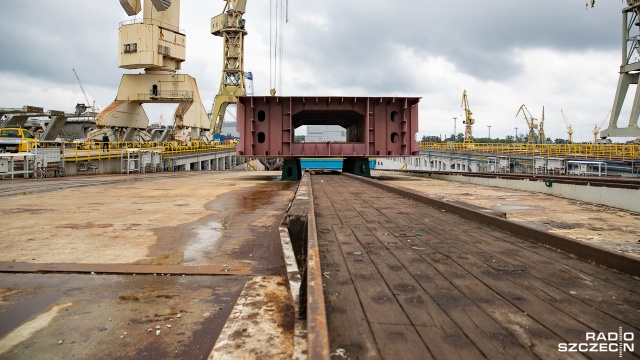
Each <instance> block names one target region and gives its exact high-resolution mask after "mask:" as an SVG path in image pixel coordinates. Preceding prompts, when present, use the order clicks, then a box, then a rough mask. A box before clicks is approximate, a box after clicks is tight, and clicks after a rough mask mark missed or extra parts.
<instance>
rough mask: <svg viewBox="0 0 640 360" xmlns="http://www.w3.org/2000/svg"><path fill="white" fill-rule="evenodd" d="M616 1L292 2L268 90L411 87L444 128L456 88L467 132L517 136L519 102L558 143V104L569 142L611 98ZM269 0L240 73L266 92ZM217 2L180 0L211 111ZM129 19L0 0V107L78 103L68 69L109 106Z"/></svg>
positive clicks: (218, 54)
mask: <svg viewBox="0 0 640 360" xmlns="http://www.w3.org/2000/svg"><path fill="white" fill-rule="evenodd" d="M625 4H626V2H622V1H620V0H618V1H616V0H610V1H598V2H597V4H596V7H595V8H589V9H588V10H587V9H586V8H585V1H584V0H562V1H558V0H537V1H513V0H485V1H472V0H458V1H433V0H403V1H392V0H349V1H345V0H323V1H309V0H289V22H288V24H286V26H285V27H284V34H283V39H284V43H283V44H284V50H283V54H284V55H283V56H282V57H281V60H282V71H280V72H279V76H278V79H279V80H278V86H277V88H278V94H279V95H287V96H293V95H296V96H297V95H309V96H312V95H323V96H326V95H331V96H334V95H349V96H354V95H357V96H395V95H397V96H419V97H422V100H421V103H420V114H419V118H420V129H419V136H420V137H421V136H422V135H438V136H440V135H443V136H446V135H449V134H451V133H452V132H453V130H454V120H453V118H454V117H457V118H458V119H457V121H455V122H456V123H457V127H456V130H457V132H464V128H463V125H462V118H463V110H462V108H461V106H460V105H461V98H462V92H463V90H465V89H466V90H467V94H468V97H469V104H470V107H471V110H472V111H473V114H474V117H475V119H476V124H475V126H474V135H475V136H477V137H487V136H488V132H489V128H488V126H491V136H492V137H504V136H506V135H515V131H516V130H515V129H514V128H515V127H518V128H519V129H518V132H519V133H522V132H524V131H526V123H525V120H524V118H523V117H522V116H521V115H520V116H519V117H516V113H517V111H518V109H519V107H520V105H522V104H526V106H527V108H528V109H529V110H530V111H531V113H532V115H533V116H534V117H538V118H540V115H541V112H542V107H543V106H544V107H545V119H546V121H545V131H546V134H547V136H548V137H550V138H552V139H555V138H566V127H565V125H564V121H563V120H562V115H561V112H560V110H561V109H562V110H563V111H564V114H565V116H566V117H567V120H568V121H569V122H570V123H571V124H572V125H573V128H574V141H581V140H582V141H589V140H590V139H592V138H593V135H592V130H593V128H594V126H595V125H596V124H597V123H600V122H602V120H603V119H604V118H605V117H606V116H607V114H608V112H609V110H610V109H611V106H612V102H613V98H614V95H615V90H616V84H617V80H618V69H619V66H620V58H621V56H620V47H621V44H620V38H621V34H620V28H621V15H620V14H621V9H622V8H623V7H624V5H625ZM270 5H272V6H275V0H249V1H248V4H247V13H246V14H245V19H246V21H247V30H248V32H249V34H248V36H247V37H246V38H245V70H246V71H252V72H253V74H254V88H255V94H256V95H267V94H268V92H269V88H270V66H269V63H270V56H269V55H270V50H269V49H270V41H269V38H270V36H269V30H270V15H269V14H270ZM223 6H224V2H223V1H221V0H218V1H212V0H183V1H182V9H181V23H180V27H181V28H184V29H185V31H186V34H187V61H186V62H185V63H184V64H183V69H182V72H183V73H186V74H189V75H192V76H194V77H195V78H196V79H197V81H198V86H199V89H200V93H201V97H202V98H203V100H204V103H205V107H206V108H207V110H210V108H211V105H212V103H213V99H214V96H215V94H216V92H217V90H218V86H219V82H220V76H221V69H222V39H221V38H219V37H215V36H213V35H211V34H210V33H209V21H210V19H211V17H213V16H215V15H217V14H219V13H220V12H221V11H222V8H223ZM128 19H129V17H128V16H127V15H126V14H125V12H124V10H123V9H122V8H121V6H120V4H119V1H117V0H93V1H86V0H56V1H41V0H22V1H2V2H0V33H2V34H3V36H2V40H1V42H0V44H2V50H1V51H0V107H5V108H19V107H22V106H24V105H34V106H42V107H44V108H45V109H48V110H49V109H54V110H65V111H68V112H72V111H73V109H74V107H75V104H76V103H78V102H84V97H83V96H82V93H81V91H80V88H79V86H78V84H77V81H76V80H75V78H74V75H73V72H72V69H75V70H76V71H77V73H78V75H79V76H80V78H81V80H82V82H83V84H84V86H85V88H86V90H87V92H88V94H89V96H90V97H91V98H92V99H95V101H96V102H97V103H98V104H99V105H100V106H101V107H106V106H107V105H108V104H109V103H110V102H111V101H112V100H113V99H114V97H115V95H116V91H117V88H118V85H119V82H120V78H121V76H122V74H124V73H127V72H132V71H129V70H124V69H119V68H118V64H117V63H118V25H119V23H120V22H121V21H124V20H128ZM133 72H134V73H137V71H133ZM280 75H281V78H280ZM280 82H281V83H280ZM628 107H630V105H629V104H625V108H628ZM145 109H146V110H147V114H149V117H150V119H151V121H152V122H156V121H157V118H158V117H159V115H160V114H163V116H164V118H165V122H167V120H166V119H168V118H170V117H171V115H172V109H171V108H167V107H166V106H165V107H163V106H158V105H154V106H145ZM628 113H629V111H628V110H625V111H623V116H624V115H625V114H626V115H627V117H628ZM627 117H625V119H626V118H627ZM626 123H627V120H621V123H620V124H624V125H621V126H626ZM604 127H606V124H605V126H604Z"/></svg>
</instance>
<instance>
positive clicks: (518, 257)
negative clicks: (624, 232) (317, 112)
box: [311, 175, 640, 359]
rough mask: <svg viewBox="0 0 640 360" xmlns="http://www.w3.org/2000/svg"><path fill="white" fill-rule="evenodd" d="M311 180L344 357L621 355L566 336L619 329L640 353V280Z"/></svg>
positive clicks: (329, 300) (333, 344) (393, 198)
mask: <svg viewBox="0 0 640 360" xmlns="http://www.w3.org/2000/svg"><path fill="white" fill-rule="evenodd" d="M311 180H312V189H313V200H314V204H315V214H316V222H317V233H318V241H319V247H320V255H321V266H322V272H323V282H324V295H325V301H326V308H327V323H328V329H329V338H330V350H331V352H332V353H333V354H334V356H333V358H342V357H341V356H337V355H344V356H346V357H347V358H350V359H376V358H381V359H431V358H433V359H481V358H489V359H514V358H517V359H530V358H533V359H535V358H541V359H555V358H558V359H566V358H585V357H587V358H596V359H598V358H607V359H611V358H617V357H618V354H617V353H610V352H608V353H607V352H599V353H594V352H582V353H580V352H561V351H559V344H564V343H568V344H580V343H585V342H590V343H593V342H594V341H586V335H587V333H593V332H595V333H605V332H612V333H619V332H620V331H623V332H625V333H633V334H634V335H635V339H634V341H635V343H636V344H635V346H636V348H634V349H635V351H634V352H629V351H625V354H624V356H625V358H636V357H638V354H639V353H640V350H638V349H637V346H638V343H639V342H638V338H639V337H640V280H638V279H635V278H631V277H629V276H627V275H624V274H620V273H617V272H615V271H610V270H607V269H604V268H601V267H598V266H595V265H592V264H589V263H586V262H584V261H582V260H579V259H576V258H573V257H571V256H568V255H566V254H563V253H560V252H558V251H555V250H552V249H549V248H545V247H543V246H539V245H536V244H533V243H531V242H528V241H526V240H523V239H519V238H517V237H514V236H513V235H510V234H509V233H506V232H503V231H501V230H498V229H495V228H490V227H487V226H483V225H480V224H477V223H473V222H469V221H466V220H463V219H462V218H460V217H458V216H457V215H455V214H452V213H449V212H444V211H442V210H437V209H434V208H430V207H428V206H426V205H422V204H420V203H418V202H414V201H412V200H410V199H406V198H403V197H400V196H397V195H393V194H390V193H387V192H384V191H383V190H380V189H377V188H374V187H373V186H370V185H367V184H365V183H362V182H359V181H356V180H353V179H350V178H348V177H346V176H342V175H313V176H312V177H311ZM598 342H605V341H602V340H601V341H598ZM607 343H608V342H607ZM629 344H631V343H629ZM623 345H624V344H623ZM627 345H628V344H627Z"/></svg>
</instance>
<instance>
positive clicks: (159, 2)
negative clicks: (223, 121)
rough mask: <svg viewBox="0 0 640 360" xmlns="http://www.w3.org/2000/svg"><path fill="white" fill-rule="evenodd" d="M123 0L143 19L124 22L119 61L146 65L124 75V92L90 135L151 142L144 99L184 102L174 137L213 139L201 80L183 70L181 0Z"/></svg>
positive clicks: (121, 89)
mask: <svg viewBox="0 0 640 360" xmlns="http://www.w3.org/2000/svg"><path fill="white" fill-rule="evenodd" d="M143 1H144V6H141V0H120V4H121V5H122V7H123V9H124V10H125V12H126V13H127V15H129V16H136V15H137V14H139V13H140V12H141V11H142V12H143V16H142V18H141V19H140V18H134V19H131V20H129V21H125V22H122V23H121V24H120V29H119V30H118V33H119V66H120V67H121V68H123V69H144V73H141V74H125V75H123V76H122V80H121V82H120V87H119V89H118V94H117V95H116V98H115V100H114V101H113V102H112V103H111V105H109V106H107V107H106V108H105V109H103V110H102V111H101V112H100V113H99V114H98V115H97V117H96V125H97V129H96V130H94V131H92V132H91V133H89V135H88V136H87V137H88V138H89V139H90V140H97V141H100V140H101V139H102V136H103V135H105V134H106V135H108V136H109V138H110V139H111V141H132V140H136V139H135V138H136V137H138V139H137V140H141V141H148V140H150V139H151V136H150V135H149V134H148V133H147V132H146V129H147V126H148V125H149V119H148V117H147V114H146V113H145V111H144V109H143V107H142V104H145V103H175V104H178V106H177V109H176V111H175V113H174V115H173V118H174V127H173V140H177V141H180V142H182V143H191V142H194V141H204V142H207V141H208V140H209V139H210V129H211V125H210V122H209V118H208V117H207V113H206V111H205V109H204V106H203V104H202V100H201V99H200V93H199V91H198V86H197V84H196V80H195V79H194V78H193V77H191V76H189V75H186V74H179V73H177V71H178V70H180V69H181V65H182V62H183V61H185V60H186V35H185V33H184V30H183V29H180V22H179V19H180V0H143Z"/></svg>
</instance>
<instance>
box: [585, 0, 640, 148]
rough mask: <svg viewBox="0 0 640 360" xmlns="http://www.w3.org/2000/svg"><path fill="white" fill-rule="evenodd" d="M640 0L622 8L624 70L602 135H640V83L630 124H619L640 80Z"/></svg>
mask: <svg viewBox="0 0 640 360" xmlns="http://www.w3.org/2000/svg"><path fill="white" fill-rule="evenodd" d="M587 1H588V3H587V5H588V4H591V7H593V6H594V5H595V0H587ZM639 26H640V0H627V1H626V6H625V7H623V9H622V27H621V29H622V37H621V38H622V44H621V45H622V46H621V50H622V51H621V55H622V56H621V59H622V61H621V64H620V67H619V68H617V72H618V73H619V74H620V75H619V77H618V86H617V88H616V94H615V97H614V99H613V106H612V108H611V116H610V117H609V126H608V127H607V128H606V129H604V130H602V132H601V133H600V137H601V138H607V137H636V136H640V127H638V119H639V117H640V86H635V88H636V89H635V96H633V105H632V106H631V111H630V115H629V121H628V125H627V126H626V127H618V120H619V117H620V114H621V112H622V106H623V105H624V102H625V99H627V92H628V91H629V88H630V87H631V86H632V85H634V84H638V82H639V80H640V73H639V72H638V69H640V27H639Z"/></svg>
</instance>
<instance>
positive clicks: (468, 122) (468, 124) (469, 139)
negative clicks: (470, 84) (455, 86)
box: [461, 90, 476, 144]
mask: <svg viewBox="0 0 640 360" xmlns="http://www.w3.org/2000/svg"><path fill="white" fill-rule="evenodd" d="M461 106H462V107H464V116H465V119H464V120H463V122H462V123H463V124H464V125H465V126H464V143H465V144H467V143H473V132H472V131H473V129H472V125H473V124H475V122H476V120H475V119H474V118H472V117H471V115H472V114H473V113H472V112H471V109H469V100H468V99H467V90H464V91H463V92H462V105H461Z"/></svg>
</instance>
